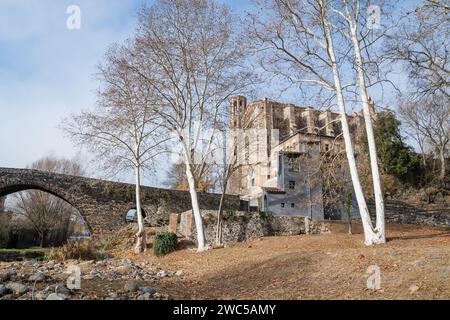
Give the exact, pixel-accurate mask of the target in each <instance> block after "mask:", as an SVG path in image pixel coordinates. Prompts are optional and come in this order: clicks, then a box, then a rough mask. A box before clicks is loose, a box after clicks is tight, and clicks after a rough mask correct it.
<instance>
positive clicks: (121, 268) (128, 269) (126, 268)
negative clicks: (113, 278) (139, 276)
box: [115, 265, 133, 273]
mask: <svg viewBox="0 0 450 320" xmlns="http://www.w3.org/2000/svg"><path fill="white" fill-rule="evenodd" d="M115 271H116V272H119V273H129V272H131V271H133V269H132V266H131V265H123V266H118V267H116V268H115Z"/></svg>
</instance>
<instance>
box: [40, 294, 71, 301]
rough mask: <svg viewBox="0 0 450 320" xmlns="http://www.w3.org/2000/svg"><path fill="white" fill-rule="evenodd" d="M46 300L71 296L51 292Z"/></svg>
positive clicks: (65, 298)
mask: <svg viewBox="0 0 450 320" xmlns="http://www.w3.org/2000/svg"><path fill="white" fill-rule="evenodd" d="M45 300H69V298H68V297H67V296H66V295H64V294H62V293H50V294H49V295H48V297H47V298H46V299H45Z"/></svg>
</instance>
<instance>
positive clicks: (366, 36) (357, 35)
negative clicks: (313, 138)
mask: <svg viewBox="0 0 450 320" xmlns="http://www.w3.org/2000/svg"><path fill="white" fill-rule="evenodd" d="M371 5H372V4H371V2H370V1H360V0H353V1H348V0H343V1H342V5H341V6H342V9H341V8H340V7H339V8H333V11H334V12H336V13H337V14H338V16H339V17H341V18H342V19H343V24H342V26H345V27H342V28H338V27H336V28H338V30H336V31H337V32H340V33H342V34H343V35H344V37H345V38H346V39H347V40H348V41H349V42H350V43H351V44H352V48H353V52H354V62H353V64H354V68H355V69H356V73H357V79H358V81H357V83H358V88H359V95H360V98H361V101H362V106H363V108H362V109H363V114H364V122H365V127H366V134H367V142H368V149H369V160H370V168H371V175H372V182H373V190H374V194H375V206H376V226H375V228H373V227H372V232H373V233H374V235H376V236H377V237H378V238H379V239H377V240H376V241H377V242H378V243H384V242H386V239H385V228H386V227H385V219H384V199H383V191H382V188H381V177H380V172H379V167H378V156H377V147H376V143H375V134H374V129H373V124H372V113H373V112H374V111H375V106H374V104H373V101H372V100H371V98H370V97H369V94H368V91H367V89H368V72H367V69H369V68H370V64H372V65H376V66H377V61H376V60H375V59H373V57H371V56H370V53H369V52H370V51H371V47H373V44H374V42H376V40H371V39H370V35H371V33H373V29H374V25H373V22H371V21H369V19H368V18H367V12H369V9H370V8H371ZM339 9H341V10H339ZM380 10H381V8H380ZM384 35H386V33H385V31H381V32H379V34H378V35H377V36H376V37H375V39H381V38H382V37H383V36H384ZM364 53H365V54H366V57H365V56H364ZM371 58H372V60H371ZM368 61H369V62H370V64H369V63H367V62H368Z"/></svg>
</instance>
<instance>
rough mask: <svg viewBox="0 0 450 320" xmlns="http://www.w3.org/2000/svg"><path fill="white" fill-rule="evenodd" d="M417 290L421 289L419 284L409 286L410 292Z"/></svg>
mask: <svg viewBox="0 0 450 320" xmlns="http://www.w3.org/2000/svg"><path fill="white" fill-rule="evenodd" d="M417 290H419V287H418V286H417V285H415V284H413V285H411V286H410V287H409V292H410V293H415V292H416V291H417Z"/></svg>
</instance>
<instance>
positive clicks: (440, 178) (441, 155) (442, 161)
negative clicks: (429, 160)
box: [439, 146, 446, 183]
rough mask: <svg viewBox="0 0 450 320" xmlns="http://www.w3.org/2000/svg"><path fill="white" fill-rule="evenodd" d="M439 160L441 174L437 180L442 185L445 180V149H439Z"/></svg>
mask: <svg viewBox="0 0 450 320" xmlns="http://www.w3.org/2000/svg"><path fill="white" fill-rule="evenodd" d="M439 158H440V161H441V173H440V174H439V180H441V182H443V183H444V180H445V171H446V169H445V147H444V146H441V147H440V148H439Z"/></svg>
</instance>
